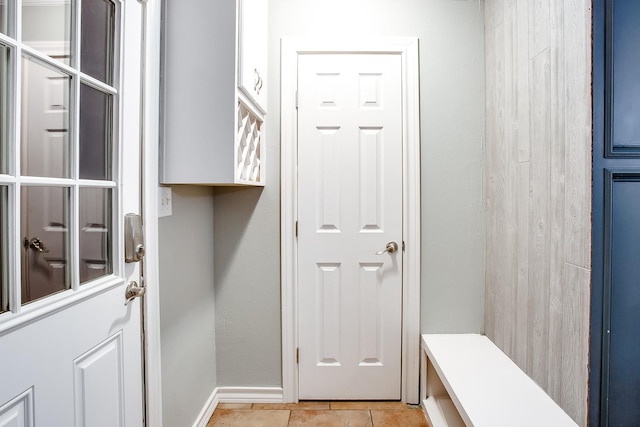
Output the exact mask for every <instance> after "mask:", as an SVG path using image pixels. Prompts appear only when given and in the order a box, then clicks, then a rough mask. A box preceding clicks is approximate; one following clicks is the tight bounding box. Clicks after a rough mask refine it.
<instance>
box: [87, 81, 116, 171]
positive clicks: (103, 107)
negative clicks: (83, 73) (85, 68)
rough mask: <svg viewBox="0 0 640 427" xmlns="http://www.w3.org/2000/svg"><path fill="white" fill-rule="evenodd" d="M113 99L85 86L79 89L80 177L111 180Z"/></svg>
mask: <svg viewBox="0 0 640 427" xmlns="http://www.w3.org/2000/svg"><path fill="white" fill-rule="evenodd" d="M112 104H113V97H112V96H111V95H109V94H107V93H104V92H102V91H100V90H98V89H95V88H93V87H91V86H88V85H86V84H82V85H81V87H80V178H81V179H99V180H109V179H111V157H112V156H111V145H112V144H111V128H112V125H111V122H112V119H111V117H112V113H111V112H112Z"/></svg>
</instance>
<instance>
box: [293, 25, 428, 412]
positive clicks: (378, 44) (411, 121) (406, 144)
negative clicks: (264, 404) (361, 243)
mask: <svg viewBox="0 0 640 427" xmlns="http://www.w3.org/2000/svg"><path fill="white" fill-rule="evenodd" d="M303 53H307V54H308V53H388V54H399V55H401V58H402V98H403V123H402V126H403V168H404V170H403V240H404V243H405V255H404V259H403V295H402V298H403V319H402V401H403V402H407V403H416V404H417V403H418V401H419V383H420V260H421V257H420V250H421V238H420V237H421V230H420V105H419V104H420V94H419V64H418V39H417V38H414V37H386V38H368V39H362V40H344V39H336V40H331V39H326V38H321V39H316V38H297V37H292V38H283V39H282V42H281V54H282V58H281V61H282V62H281V82H282V87H281V98H280V102H281V123H280V126H281V127H280V128H281V147H280V153H281V165H282V166H281V177H280V182H281V184H280V185H281V188H280V191H281V193H280V194H281V196H280V197H281V274H282V386H283V400H284V401H285V402H297V401H298V367H297V363H296V357H295V354H296V349H297V347H298V307H297V301H298V297H297V250H298V249H297V241H296V238H295V222H296V219H297V211H298V199H297V194H298V191H297V190H298V189H297V177H298V170H297V162H296V159H297V147H298V141H297V111H296V90H297V87H298V65H297V64H298V55H300V54H303Z"/></svg>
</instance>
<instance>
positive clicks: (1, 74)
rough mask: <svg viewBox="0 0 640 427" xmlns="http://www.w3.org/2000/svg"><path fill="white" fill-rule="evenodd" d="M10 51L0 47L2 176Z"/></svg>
mask: <svg viewBox="0 0 640 427" xmlns="http://www.w3.org/2000/svg"><path fill="white" fill-rule="evenodd" d="M8 71H9V49H8V48H7V47H6V46H3V45H0V174H3V173H7V161H8V158H7V142H8V139H7V134H8V132H9V127H8V125H9V118H8V111H9V109H8V108H7V100H8V93H7V89H8V85H9V73H8Z"/></svg>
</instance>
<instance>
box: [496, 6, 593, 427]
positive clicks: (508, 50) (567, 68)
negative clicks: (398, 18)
mask: <svg viewBox="0 0 640 427" xmlns="http://www.w3.org/2000/svg"><path fill="white" fill-rule="evenodd" d="M485 20H486V22H485V37H486V40H485V43H486V67H487V73H486V78H487V87H486V97H487V98H486V99H487V104H486V107H487V115H486V120H487V122H486V123H487V125H486V126H487V127H486V155H487V165H486V192H487V253H486V256H487V260H486V307H485V332H486V334H487V335H488V336H489V337H490V338H491V339H492V340H493V341H494V342H495V343H496V344H497V345H498V346H499V347H500V348H502V349H503V351H505V353H507V354H508V355H509V356H510V357H511V358H512V359H513V360H515V362H516V363H517V364H518V365H519V366H520V367H521V368H522V369H523V370H525V371H526V372H527V373H528V374H529V375H530V376H531V377H532V378H533V379H534V380H535V381H536V382H537V383H538V384H539V385H540V386H541V387H542V388H544V389H545V390H546V391H547V392H548V393H549V394H550V395H551V397H552V398H553V399H554V400H555V401H556V402H558V403H559V404H560V406H562V408H563V409H564V410H565V411H566V412H567V413H569V415H570V416H571V417H572V418H574V419H575V420H576V422H577V423H578V424H579V425H586V422H587V421H586V420H587V378H588V375H587V374H588V372H587V367H588V365H587V363H588V338H589V288H590V277H591V275H590V268H591V259H590V248H591V232H590V230H591V145H592V144H591V1H590V0H486V2H485Z"/></svg>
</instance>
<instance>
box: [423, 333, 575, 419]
mask: <svg viewBox="0 0 640 427" xmlns="http://www.w3.org/2000/svg"><path fill="white" fill-rule="evenodd" d="M422 350H423V351H422V354H423V357H422V372H423V373H425V374H426V379H425V381H423V385H422V391H421V395H422V396H421V398H422V399H423V401H422V404H423V407H424V411H425V414H426V416H427V420H428V421H429V424H430V426H431V427H443V426H448V427H454V426H455V427H458V426H461V427H464V426H467V427H469V426H476V427H485V426H486V427H500V426H504V427H515V426H517V427H527V426H531V427H534V426H535V427H541V426H553V427H563V426H572V427H575V426H577V424H576V423H575V422H574V421H573V420H572V419H571V418H570V417H569V416H568V415H567V414H566V413H565V412H564V411H563V410H562V409H561V408H560V406H558V405H557V404H556V403H555V402H554V401H553V400H552V399H551V397H549V395H547V394H546V393H545V391H544V390H542V388H540V387H539V386H538V385H537V384H536V383H535V382H534V381H533V380H532V379H531V378H529V376H527V374H525V373H524V372H523V371H522V370H521V369H520V368H519V367H518V366H517V365H516V364H515V363H514V362H513V361H512V360H511V359H509V357H507V355H506V354H504V353H503V352H502V351H501V350H500V349H499V348H498V347H497V346H496V345H495V344H493V343H492V342H491V340H489V339H488V338H487V337H486V336H484V335H477V334H452V335H439V334H424V335H422Z"/></svg>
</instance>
